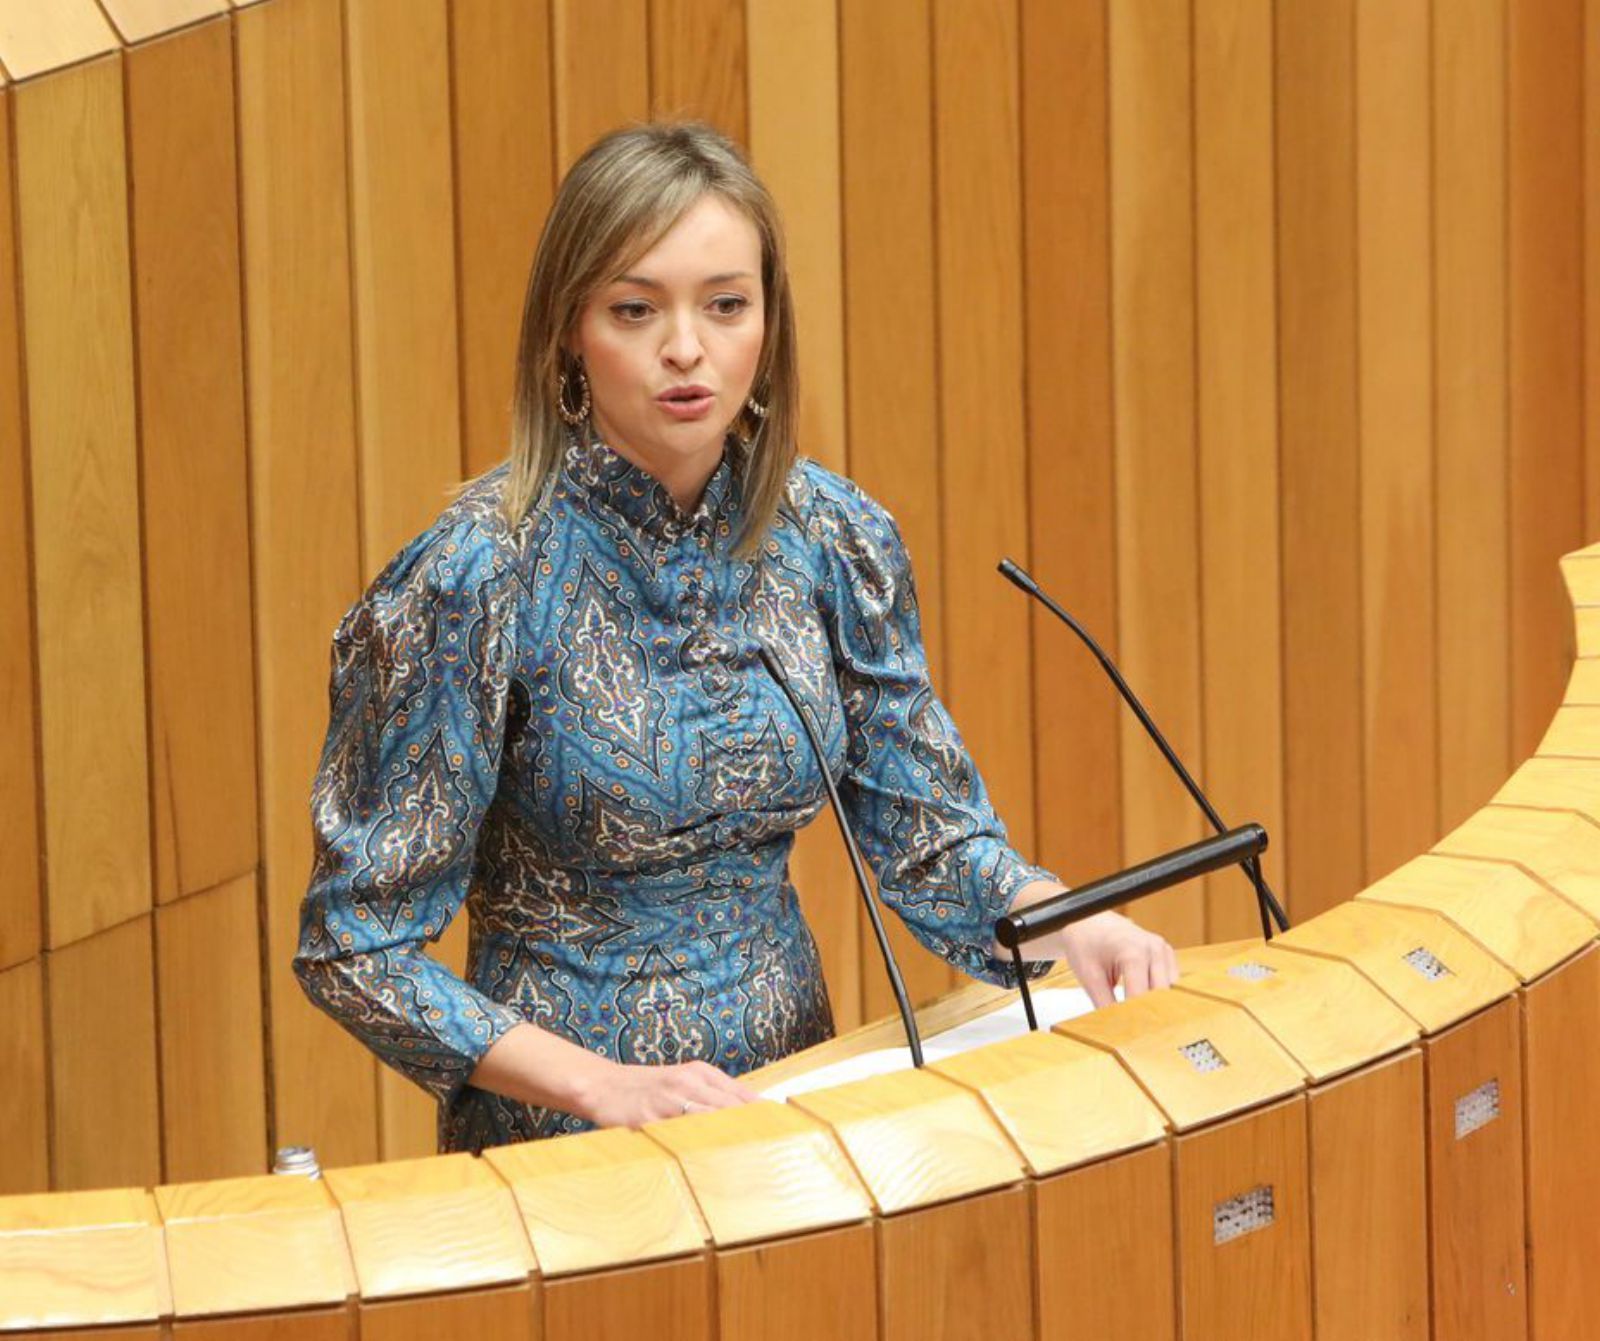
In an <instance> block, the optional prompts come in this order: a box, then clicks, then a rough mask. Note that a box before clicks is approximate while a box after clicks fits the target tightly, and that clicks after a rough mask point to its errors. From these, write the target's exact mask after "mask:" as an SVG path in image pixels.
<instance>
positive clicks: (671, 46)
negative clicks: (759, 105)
mask: <svg viewBox="0 0 1600 1341" xmlns="http://www.w3.org/2000/svg"><path fill="white" fill-rule="evenodd" d="M745 8H746V5H745V0H650V114H651V115H652V116H656V117H665V118H670V119H676V118H679V117H694V118H695V119H696V120H700V121H708V122H710V123H711V124H712V125H713V126H715V127H716V128H717V129H718V130H720V131H721V132H722V133H723V134H724V135H728V136H731V137H732V138H733V139H735V140H738V141H739V142H741V143H743V142H744V140H745V138H746V131H745V123H746V101H747V100H746V92H745V70H746V68H747V56H746V52H745ZM791 8H798V7H791Z"/></svg>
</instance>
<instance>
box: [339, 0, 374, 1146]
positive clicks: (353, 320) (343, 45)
mask: <svg viewBox="0 0 1600 1341" xmlns="http://www.w3.org/2000/svg"><path fill="white" fill-rule="evenodd" d="M325 2H326V3H329V4H335V3H336V4H337V5H338V6H339V62H340V77H341V78H342V79H343V81H344V89H343V94H344V108H343V110H344V163H345V171H344V211H345V220H346V227H345V231H344V241H345V254H344V273H345V282H346V284H347V285H348V286H349V303H350V371H351V377H350V401H351V409H352V413H353V419H352V424H353V427H354V430H355V432H354V444H355V480H356V494H355V505H356V507H355V518H354V521H355V532H356V561H357V564H358V568H357V571H358V572H359V573H360V575H361V578H360V580H361V585H362V586H363V587H365V585H366V582H367V572H368V566H367V562H366V553H367V467H366V461H365V459H364V456H363V454H362V451H361V443H362V441H363V440H364V437H365V433H366V422H365V418H364V416H363V413H362V379H361V286H360V284H358V283H357V277H356V257H355V249H356V236H355V234H356V225H355V218H356V182H355V172H354V171H353V170H352V163H351V159H352V154H353V147H352V139H353V135H354V131H353V129H352V118H353V116H354V109H353V107H352V101H353V99H354V98H355V91H354V88H353V87H352V85H353V82H354V81H353V79H352V77H351V70H350V0H325ZM373 1084H374V1085H375V1086H377V1087H378V1088H377V1090H376V1091H375V1093H377V1094H380V1095H381V1093H382V1081H381V1080H380V1079H379V1078H378V1076H377V1073H376V1072H374V1073H373ZM382 1111H383V1107H382V1104H381V1102H380V1103H379V1107H378V1112H379V1113H380V1114H381V1113H382ZM380 1120H381V1119H380Z"/></svg>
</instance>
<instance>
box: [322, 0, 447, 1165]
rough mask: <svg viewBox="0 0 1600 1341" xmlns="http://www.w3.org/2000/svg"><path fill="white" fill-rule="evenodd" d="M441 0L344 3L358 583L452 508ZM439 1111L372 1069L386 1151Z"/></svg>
mask: <svg viewBox="0 0 1600 1341" xmlns="http://www.w3.org/2000/svg"><path fill="white" fill-rule="evenodd" d="M448 46H449V42H448V22H447V19H446V15H445V6H444V3H443V0H425V2H424V3H417V2H416V0H404V3H397V0H351V3H349V4H347V5H346V6H345V63H346V70H347V71H348V74H349V80H350V88H349V110H348V116H349V169H350V243H351V265H352V283H353V293H354V304H355V306H354V315H355V338H356V405H357V408H358V413H357V417H356V424H357V448H358V452H359V455H360V467H359V479H360V498H361V538H362V563H361V569H362V577H363V579H365V580H370V579H371V578H372V577H374V576H375V575H376V574H377V573H378V572H379V571H380V570H381V569H382V568H383V567H384V565H385V564H387V563H388V561H389V559H390V558H391V556H392V555H393V554H394V553H395V551H396V550H398V549H399V548H400V547H401V546H402V545H404V544H405V543H406V542H407V541H408V540H410V539H411V538H412V537H413V536H415V535H416V534H417V533H418V532H420V531H422V530H423V529H424V528H425V527H426V526H427V525H428V524H429V523H430V522H431V521H432V520H433V518H434V517H435V516H436V515H437V514H438V512H439V511H440V510H441V509H442V508H443V507H444V506H445V504H446V503H447V502H448V497H449V489H450V487H451V486H452V485H454V484H455V483H456V482H457V481H458V480H459V479H460V475H461V441H460V428H461V401H460V394H459V388H458V383H457V374H458V372H459V363H458V351H457V347H456V321H455V316H456V284H455V255H456V251H455V228H454V198H453V194H454V193H453V190H452V175H451V153H450V72H449V65H448V62H446V61H444V60H442V59H441V55H442V54H443V53H444V52H445V51H446V50H447V49H448ZM436 1121H437V1105H436V1104H435V1102H434V1101H433V1099H432V1098H431V1096H429V1095H428V1094H426V1093H425V1092H423V1091H422V1090H421V1089H419V1088H418V1087H417V1086H416V1085H414V1084H412V1083H411V1082H410V1081H409V1080H407V1079H406V1078H405V1077H404V1076H401V1075H399V1074H398V1073H397V1072H394V1071H392V1070H390V1069H389V1068H387V1067H383V1068H380V1070H379V1072H378V1148H379V1151H380V1152H381V1154H382V1156H383V1157H384V1158H385V1159H399V1158H407V1157H414V1156H418V1155H426V1154H430V1153H432V1151H433V1150H434V1149H435V1148H436V1145H437V1136H436V1134H435V1124H436Z"/></svg>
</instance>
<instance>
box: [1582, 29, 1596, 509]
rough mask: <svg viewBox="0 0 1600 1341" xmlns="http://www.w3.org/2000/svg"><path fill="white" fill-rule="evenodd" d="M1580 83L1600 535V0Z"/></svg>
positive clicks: (1590, 400)
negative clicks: (1599, 93)
mask: <svg viewBox="0 0 1600 1341" xmlns="http://www.w3.org/2000/svg"><path fill="white" fill-rule="evenodd" d="M1583 88H1584V96H1583V129H1582V135H1583V217H1584V230H1583V400H1584V416H1583V432H1584V453H1583V486H1584V489H1583V495H1584V496H1583V533H1584V535H1585V536H1600V415H1596V414H1594V413H1592V412H1590V410H1589V407H1590V406H1592V405H1596V404H1600V247H1597V245H1596V244H1597V240H1600V239H1597V230H1596V229H1595V228H1594V227H1593V224H1592V222H1591V221H1592V220H1595V219H1600V97H1596V96H1595V90H1596V89H1600V0H1584V6H1583Z"/></svg>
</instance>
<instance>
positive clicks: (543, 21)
mask: <svg viewBox="0 0 1600 1341" xmlns="http://www.w3.org/2000/svg"><path fill="white" fill-rule="evenodd" d="M449 18H450V60H451V84H450V87H451V94H452V97H453V99H454V101H453V104H452V112H451V121H452V128H453V132H454V142H455V199H456V294H457V304H458V308H457V319H458V323H459V328H460V329H459V335H458V348H459V352H460V356H461V447H462V465H461V469H462V472H463V473H464V474H466V475H477V474H480V473H481V472H483V471H485V470H488V469H489V468H490V467H491V466H493V465H495V464H496V463H497V462H499V461H501V460H502V459H503V458H504V457H505V455H506V452H507V451H508V450H509V448H510V442H511V437H510V434H511V387H512V375H513V372H514V369H515V366H516V352H517V341H518V335H519V333H520V330H521V324H522V322H521V319H522V300H523V290H524V288H525V287H526V284H527V277H528V272H529V270H530V269H531V267H532V265H533V253H534V248H535V246H536V245H537V243H538V240H539V230H540V228H541V227H542V226H543V223H544V217H545V215H546V214H547V213H548V212H549V209H550V198H551V195H552V194H553V192H554V188H555V183H554V171H555V124H554V109H553V106H552V103H551V80H552V78H553V76H552V73H551V68H550V66H551V61H550V6H549V3H548V0H475V2H474V3H470V4H454V5H451V6H450V7H449Z"/></svg>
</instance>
